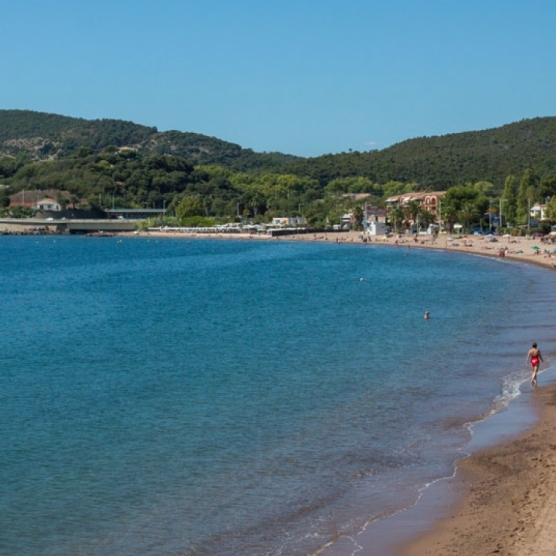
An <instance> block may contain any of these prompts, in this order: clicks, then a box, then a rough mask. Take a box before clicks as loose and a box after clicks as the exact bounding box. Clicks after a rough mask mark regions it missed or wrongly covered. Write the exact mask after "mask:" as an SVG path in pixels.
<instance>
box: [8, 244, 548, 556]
mask: <svg viewBox="0 0 556 556" xmlns="http://www.w3.org/2000/svg"><path fill="white" fill-rule="evenodd" d="M0 261H1V273H0V307H1V313H0V331H1V334H0V354H1V362H2V365H1V369H0V555H2V556H8V555H9V556H13V555H16V554H25V555H29V556H35V555H37V556H39V555H40V556H115V555H117V556H166V555H168V556H170V555H171V556H201V555H203V556H205V555H206V556H209V555H210V556H237V555H242V556H260V555H268V556H277V555H288V556H308V555H316V554H319V553H321V552H322V551H324V550H325V549H327V550H331V549H332V550H335V553H336V554H343V550H344V549H342V548H340V547H342V546H344V545H345V546H346V547H347V548H346V550H345V554H351V553H353V552H354V550H353V546H357V539H358V536H359V534H360V532H361V531H363V530H365V528H366V526H367V525H368V524H369V523H374V524H375V527H376V525H377V524H378V525H380V526H384V527H385V528H387V527H388V526H389V525H388V524H389V521H390V519H389V518H390V517H391V516H393V515H395V514H398V513H399V512H400V511H401V510H403V509H404V508H410V507H412V506H414V505H415V504H416V502H417V501H418V499H419V497H420V493H421V492H422V491H423V489H424V488H425V487H426V485H429V484H431V483H433V482H434V481H436V480H437V479H439V478H442V477H448V476H451V475H452V474H453V472H454V462H455V461H456V460H457V459H458V458H460V457H461V456H462V454H463V453H465V450H466V447H467V445H468V442H469V439H470V437H471V434H472V432H471V431H472V425H473V423H475V422H478V421H481V420H484V419H485V418H486V417H487V416H489V415H491V414H493V413H496V412H499V411H501V410H503V409H504V408H505V407H506V406H507V404H508V403H509V402H510V401H511V400H512V399H513V398H515V397H516V396H518V395H519V393H520V392H522V394H521V397H522V398H523V397H526V396H528V395H530V388H529V386H528V382H527V379H528V375H529V370H528V369H527V368H526V366H525V355H526V353H527V351H528V349H529V347H530V344H531V342H532V341H537V342H538V343H539V346H540V347H541V349H542V351H543V353H544V354H545V359H548V360H550V359H551V354H552V353H553V352H554V351H555V350H556V336H555V335H554V333H553V323H554V321H555V317H556V288H555V287H554V286H555V283H556V273H552V272H547V271H546V270H541V269H539V268H536V267H534V266H527V265H522V264H517V263H512V262H510V261H507V260H506V261H504V260H498V259H490V258H484V257H474V256H465V255H458V254H454V253H448V252H441V251H426V250H419V249H408V248H405V247H387V246H378V245H356V244H340V245H337V244H332V243H330V244H328V243H293V242H288V241H262V242H258V241H244V242H242V241H234V240H220V241H217V240H214V241H213V240H187V239H176V240H174V239H161V240H155V239H146V238H124V239H118V238H87V237H58V236H37V237H36V236H28V237H13V236H4V237H1V238H0ZM426 310H428V311H430V314H431V318H430V320H428V321H426V320H424V319H423V314H424V312H425V311H426ZM545 376H546V374H545ZM524 381H525V382H524ZM542 382H543V376H542V375H541V378H540V383H541V384H542ZM366 542H368V540H367V541H366ZM370 544H371V545H370V546H369V545H368V546H365V547H363V550H362V551H360V553H364V554H374V552H373V547H372V542H371V543H370ZM334 547H337V549H334ZM350 547H351V548H350ZM382 550H384V549H382ZM379 556H384V553H381V554H380V555H379Z"/></svg>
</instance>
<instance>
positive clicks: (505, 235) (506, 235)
mask: <svg viewBox="0 0 556 556" xmlns="http://www.w3.org/2000/svg"><path fill="white" fill-rule="evenodd" d="M502 237H512V236H511V234H504V235H503V236H502Z"/></svg>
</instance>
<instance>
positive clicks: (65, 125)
mask: <svg viewBox="0 0 556 556" xmlns="http://www.w3.org/2000/svg"><path fill="white" fill-rule="evenodd" d="M107 147H117V148H131V149H134V150H136V151H137V152H139V153H141V154H146V155H151V154H171V155H174V156H179V157H183V158H186V159H187V160H188V161H190V162H191V163H193V164H206V165H212V164H216V165H221V166H225V167H227V168H230V169H234V170H237V171H246V170H251V169H260V168H264V169H268V168H274V167H276V166H280V165H282V164H284V163H285V162H288V161H292V160H295V159H296V157H293V156H288V155H283V154H281V153H264V154H258V153H255V152H253V151H252V150H251V149H242V148H241V147H240V146H239V145H236V144H234V143H229V142H227V141H222V140H220V139H216V138H215V137H208V136H206V135H201V134H199V133H183V132H180V131H167V132H159V131H158V130H157V128H156V127H147V126H142V125H138V124H135V123H132V122H127V121H123V120H110V119H103V120H84V119H81V118H70V117H67V116H58V115H55V114H47V113H44V112H33V111H30V110H0V157H2V156H4V157H6V156H11V157H17V156H21V155H22V154H25V156H27V157H29V158H31V159H32V160H52V159H56V158H62V157H66V156H70V155H73V154H76V153H77V152H78V151H79V150H80V149H83V148H84V149H90V150H91V151H92V152H93V153H100V152H101V151H102V150H103V149H106V148H107Z"/></svg>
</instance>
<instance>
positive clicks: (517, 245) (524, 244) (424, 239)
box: [117, 231, 556, 271]
mask: <svg viewBox="0 0 556 556" xmlns="http://www.w3.org/2000/svg"><path fill="white" fill-rule="evenodd" d="M117 236H118V237H140V238H153V239H160V238H168V239H180V238H181V239H200V240H203V239H222V240H239V241H295V242H300V241H301V242H309V243H312V242H324V243H335V244H346V243H347V244H350V245H354V244H359V245H361V246H378V245H389V246H391V247H397V248H400V249H404V248H405V249H439V250H442V251H446V252H448V253H450V252H452V253H468V254H474V255H483V256H485V257H494V258H498V259H501V261H503V262H506V261H514V262H515V261H518V262H526V263H530V264H534V265H538V266H541V267H543V268H546V269H548V270H552V271H556V243H555V244H553V243H550V244H543V243H542V241H541V240H540V239H533V238H525V237H516V238H504V237H497V238H496V239H497V241H495V242H491V241H488V240H487V239H486V237H487V236H474V235H472V236H469V235H466V236H461V237H456V236H447V235H446V236H444V235H443V236H440V237H439V238H438V239H437V240H436V241H432V240H431V238H430V236H419V237H418V238H417V241H414V239H413V238H412V237H410V236H406V235H403V236H402V235H400V236H394V237H389V238H382V237H378V236H366V238H369V237H370V238H371V239H370V240H369V239H367V241H364V240H363V239H361V236H362V233H361V232H353V231H344V232H330V233H318V234H311V233H308V234H307V233H299V234H292V235H287V236H277V237H276V236H275V237H271V236H267V235H256V234H235V233H198V234H197V233H181V232H164V231H160V232H153V231H150V232H139V233H128V232H121V233H118V234H117ZM400 237H401V239H399V238H400ZM449 237H451V238H452V240H451V241H450V240H449V239H448V238H449ZM533 246H537V247H538V248H539V249H538V250H536V249H533ZM502 249H504V251H505V253H504V256H503V257H501V256H500V251H501V250H502ZM545 250H546V251H547V252H550V255H549V254H548V253H545Z"/></svg>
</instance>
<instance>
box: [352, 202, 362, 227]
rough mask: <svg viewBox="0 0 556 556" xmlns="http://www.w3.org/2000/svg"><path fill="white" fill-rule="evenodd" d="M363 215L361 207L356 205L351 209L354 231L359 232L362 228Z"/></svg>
mask: <svg viewBox="0 0 556 556" xmlns="http://www.w3.org/2000/svg"><path fill="white" fill-rule="evenodd" d="M364 217H365V215H364V214H363V209H362V208H361V205H357V206H356V207H354V209H353V220H355V229H356V230H361V229H362V228H363V218H364Z"/></svg>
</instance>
